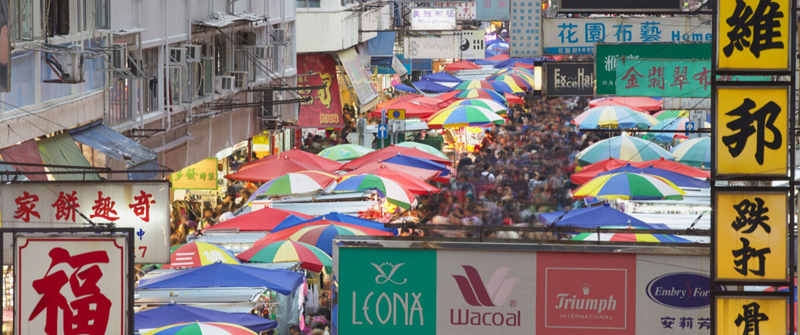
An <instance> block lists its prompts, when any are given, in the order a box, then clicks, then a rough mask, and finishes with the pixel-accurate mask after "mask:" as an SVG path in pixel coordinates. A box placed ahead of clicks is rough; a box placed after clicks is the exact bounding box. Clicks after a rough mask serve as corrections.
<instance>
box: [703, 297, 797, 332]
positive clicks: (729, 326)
mask: <svg viewBox="0 0 800 335" xmlns="http://www.w3.org/2000/svg"><path fill="white" fill-rule="evenodd" d="M714 306H715V307H716V308H715V310H716V317H717V319H716V325H715V326H716V329H717V332H716V334H717V335H742V334H753V335H755V334H765V335H766V334H788V327H789V300H788V297H767V296H752V297H750V296H740V297H734V296H716V297H714Z"/></svg>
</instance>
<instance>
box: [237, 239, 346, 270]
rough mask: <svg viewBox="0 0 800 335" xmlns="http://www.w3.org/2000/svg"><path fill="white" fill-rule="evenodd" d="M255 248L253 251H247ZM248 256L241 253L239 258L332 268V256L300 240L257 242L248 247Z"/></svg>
mask: <svg viewBox="0 0 800 335" xmlns="http://www.w3.org/2000/svg"><path fill="white" fill-rule="evenodd" d="M250 250H253V251H252V252H247V251H250ZM247 251H246V252H247V254H246V257H245V256H242V255H244V253H242V254H240V255H239V256H237V257H239V259H241V260H243V261H245V262H249V263H300V267H302V268H304V269H306V270H309V271H314V272H322V268H323V267H324V268H325V269H326V270H327V271H328V272H330V270H331V263H332V261H331V256H329V255H328V254H326V253H325V251H322V250H321V249H320V248H317V247H315V246H313V245H311V244H308V243H305V242H299V241H291V240H283V241H277V242H272V243H261V244H256V245H254V246H253V247H252V248H250V249H248V250H247Z"/></svg>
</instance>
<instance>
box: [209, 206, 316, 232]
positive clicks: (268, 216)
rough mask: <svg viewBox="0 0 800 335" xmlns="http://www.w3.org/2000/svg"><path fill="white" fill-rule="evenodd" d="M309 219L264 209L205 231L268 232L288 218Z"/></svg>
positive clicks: (296, 213)
mask: <svg viewBox="0 0 800 335" xmlns="http://www.w3.org/2000/svg"><path fill="white" fill-rule="evenodd" d="M293 216H295V217H299V218H302V219H310V218H311V216H308V215H305V214H302V213H298V212H292V211H287V210H282V209H277V208H270V207H265V208H262V209H259V210H256V211H252V212H250V213H247V214H242V215H239V216H237V217H235V218H233V219H230V220H227V221H225V222H221V223H218V224H215V225H213V226H211V227H209V228H206V230H233V231H270V230H272V229H273V228H275V226H277V225H278V224H280V223H281V222H282V221H283V220H286V219H288V218H290V217H293Z"/></svg>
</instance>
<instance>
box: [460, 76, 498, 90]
mask: <svg viewBox="0 0 800 335" xmlns="http://www.w3.org/2000/svg"><path fill="white" fill-rule="evenodd" d="M471 88H485V89H488V90H493V89H494V88H493V87H492V84H491V83H489V82H488V81H486V80H481V79H472V80H465V81H462V82H461V83H460V84H458V85H456V87H455V89H457V90H460V91H463V90H468V89H471Z"/></svg>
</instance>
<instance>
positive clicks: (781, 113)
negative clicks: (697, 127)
mask: <svg viewBox="0 0 800 335" xmlns="http://www.w3.org/2000/svg"><path fill="white" fill-rule="evenodd" d="M790 97H791V95H790V92H789V86H788V85H785V86H732V85H717V86H716V93H715V96H714V97H713V98H714V99H715V100H714V104H715V105H714V106H715V110H714V111H713V112H714V123H713V124H715V125H717V126H716V127H714V139H713V145H714V147H715V148H714V150H715V151H712V152H716V157H713V159H712V160H713V162H714V164H712V169H713V175H715V176H728V177H736V176H742V177H747V178H753V177H761V178H765V179H769V178H785V177H786V176H787V175H788V174H787V173H788V169H787V162H788V158H787V157H788V141H789V139H790V137H789V130H788V129H789V126H788V125H789V106H790V104H789V98H790Z"/></svg>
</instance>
